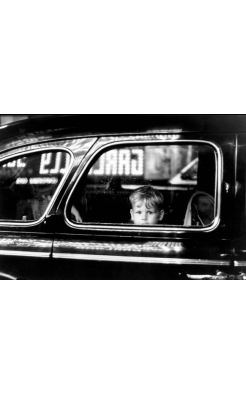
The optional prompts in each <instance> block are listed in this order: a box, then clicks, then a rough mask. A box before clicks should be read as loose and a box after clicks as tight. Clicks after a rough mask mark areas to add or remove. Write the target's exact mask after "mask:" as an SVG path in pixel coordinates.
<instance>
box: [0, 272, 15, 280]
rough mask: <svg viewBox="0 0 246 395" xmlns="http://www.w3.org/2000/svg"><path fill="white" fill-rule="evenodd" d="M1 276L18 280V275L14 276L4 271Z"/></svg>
mask: <svg viewBox="0 0 246 395" xmlns="http://www.w3.org/2000/svg"><path fill="white" fill-rule="evenodd" d="M0 277H5V278H7V279H9V280H17V277H13V276H11V275H10V274H6V273H2V272H1V273H0Z"/></svg>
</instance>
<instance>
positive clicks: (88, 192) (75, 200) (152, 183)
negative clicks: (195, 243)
mask: <svg viewBox="0 0 246 395" xmlns="http://www.w3.org/2000/svg"><path fill="white" fill-rule="evenodd" d="M147 187H148V188H147ZM149 187H150V188H149ZM139 188H142V189H141V190H140V191H141V194H140V195H139V196H138V194H137V193H136V194H134V199H133V200H134V201H130V199H129V198H130V197H131V195H132V194H133V192H134V191H136V190H138V189H139ZM151 189H152V191H151ZM153 190H154V191H157V192H156V195H158V196H159V198H157V197H156V196H154V195H153V194H152V195H153V196H154V197H153V196H152V195H151V196H152V197H149V196H147V195H144V193H145V192H146V191H147V192H151V193H152V192H153ZM142 192H143V193H142ZM139 193H140V192H139ZM160 195H162V198H161V197H160ZM146 196H147V197H146ZM158 199H159V200H158ZM215 200H216V154H215V151H214V149H213V148H212V147H211V146H209V145H205V144H194V145H192V144H189V145H184V144H180V145H179V144H177V143H176V144H175V145H174V144H163V145H139V146H136V145H132V146H130V145H129V146H121V147H117V148H115V147H114V148H113V149H110V150H108V151H106V152H104V153H102V154H101V155H99V157H97V158H96V159H95V160H94V162H93V163H92V164H91V166H90V167H89V168H88V169H87V171H86V174H84V175H83V177H82V178H81V179H80V181H79V183H78V185H77V187H76V189H75V191H74V193H73V195H72V199H71V200H70V204H69V205H68V213H67V214H68V217H69V219H70V220H72V221H73V222H77V223H82V222H84V223H106V224H107V223H112V224H122V225H124V224H127V225H131V224H133V225H134V224H135V225H136V224H137V225H143V226H145V225H156V226H167V225H168V226H172V225H173V226H186V227H205V226H209V225H211V224H212V223H213V221H214V218H215V207H216V204H215ZM134 202H135V203H136V202H137V204H138V206H141V204H140V203H141V202H142V203H144V204H143V205H142V206H141V209H140V210H136V217H135V216H134V214H135V213H134V212H133V211H134V209H135V203H134ZM158 202H159V203H158ZM147 206H148V207H151V209H152V211H153V209H154V211H155V212H154V213H153V212H151V210H149V208H148V207H147ZM145 207H147V208H145ZM138 208H139V207H138ZM131 210H133V211H131ZM144 211H146V212H145V213H144ZM156 212H157V215H156V217H155V219H154V220H153V221H154V222H151V221H149V220H143V221H142V222H141V221H140V219H139V218H140V217H139V216H140V215H142V216H143V217H144V216H151V215H154V214H156ZM159 212H160V213H162V212H164V215H162V214H160V215H159V214H158V213H159ZM137 217H138V220H137Z"/></svg>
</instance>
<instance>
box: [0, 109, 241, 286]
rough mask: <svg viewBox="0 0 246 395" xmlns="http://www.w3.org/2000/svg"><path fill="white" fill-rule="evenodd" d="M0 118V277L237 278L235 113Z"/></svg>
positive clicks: (238, 128) (237, 126)
mask: <svg viewBox="0 0 246 395" xmlns="http://www.w3.org/2000/svg"><path fill="white" fill-rule="evenodd" d="M21 118H25V119H21ZM0 119H1V126H0V199H1V204H0V221H1V222H0V232H1V233H0V235H1V238H0V276H1V278H2V279H15V280H17V279H26V280H27V279H28V280H33V279H36V280H40V279H46V280H47V279H52V280H64V279H68V280H73V279H77V280H132V279H133V280H179V279H180V280H186V279H187V280H245V279H246V252H245V250H246V244H245V240H246V214H245V213H246V193H245V191H246V181H245V180H246V148H245V147H246V115H115V116H114V115H94V116H93V115H57V116H55V115H48V116H44V115H43V116H41V115H39V116H35V115H32V116H28V115H27V116H4V115H3V116H1V118H0ZM11 121H14V122H11Z"/></svg>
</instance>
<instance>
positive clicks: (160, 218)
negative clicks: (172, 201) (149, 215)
mask: <svg viewBox="0 0 246 395" xmlns="http://www.w3.org/2000/svg"><path fill="white" fill-rule="evenodd" d="M163 217H164V210H161V211H160V215H159V221H162V220H163Z"/></svg>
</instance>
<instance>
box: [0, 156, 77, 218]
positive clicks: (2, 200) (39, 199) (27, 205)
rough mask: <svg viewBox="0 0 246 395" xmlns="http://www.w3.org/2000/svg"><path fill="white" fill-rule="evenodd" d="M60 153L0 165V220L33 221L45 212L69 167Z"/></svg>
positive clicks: (14, 159) (66, 158) (13, 159)
mask: <svg viewBox="0 0 246 395" xmlns="http://www.w3.org/2000/svg"><path fill="white" fill-rule="evenodd" d="M70 160H71V158H70V155H69V154H68V153H66V152H62V151H46V152H44V151H42V152H36V153H33V154H27V155H22V156H18V157H14V158H11V160H8V161H7V160H6V161H3V162H1V163H0V221H6V220H7V221H23V222H25V221H35V220H38V219H40V218H41V217H42V216H43V214H44V213H45V212H46V210H47V208H48V206H49V204H50V202H51V200H52V197H53V196H54V194H55V192H56V190H57V187H58V186H59V184H60V182H61V180H62V178H63V176H64V174H65V173H66V172H67V170H68V168H69V164H70Z"/></svg>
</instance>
